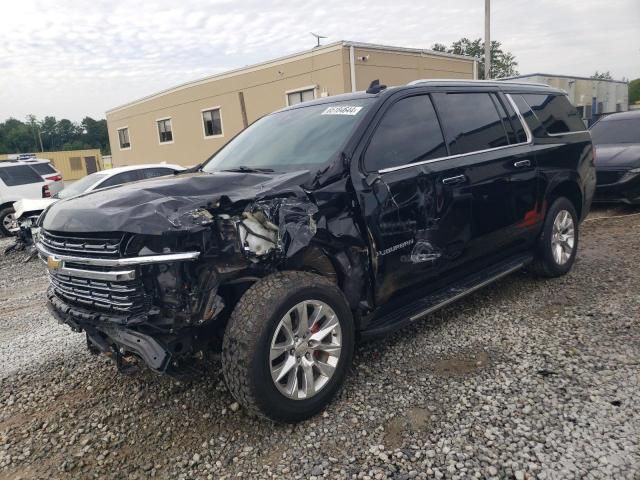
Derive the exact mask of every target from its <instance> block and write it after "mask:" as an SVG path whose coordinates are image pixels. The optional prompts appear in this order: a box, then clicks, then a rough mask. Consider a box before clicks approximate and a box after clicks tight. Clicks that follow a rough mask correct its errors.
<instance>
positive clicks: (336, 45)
mask: <svg viewBox="0 0 640 480" xmlns="http://www.w3.org/2000/svg"><path fill="white" fill-rule="evenodd" d="M345 47H354V48H366V49H369V50H384V51H388V52H400V53H412V54H416V55H427V56H434V57H446V58H452V59H457V60H463V61H468V62H472V61H477V60H479V59H478V58H476V57H469V56H465V55H456V54H453V53H446V52H437V51H435V50H429V49H425V48H406V47H394V46H391V45H380V44H376V43H364V42H352V41H349V40H340V41H337V42H333V43H329V44H327V45H321V46H319V47H314V48H312V49H309V50H303V51H301V52H296V53H292V54H290V55H285V56H283V57H277V58H274V59H272V60H267V61H266V62H261V63H256V64H253V65H248V66H245V67H241V68H236V69H233V70H229V71H227V72H222V73H218V74H215V75H209V76H207V77H204V78H200V79H197V80H191V81H189V82H185V83H182V84H179V85H176V86H175V87H171V88H167V89H164V90H160V91H159V92H156V93H152V94H150V95H146V96H144V97H142V98H139V99H137V100H132V101H131V102H128V103H125V104H123V105H119V106H117V107H114V108H111V109H109V110H107V112H106V113H107V114H109V113H115V112H117V111H119V110H122V109H125V108H128V107H131V106H133V105H136V104H138V103H142V102H144V101H147V100H152V99H154V98H158V97H162V96H164V95H168V94H170V93H174V92H177V91H179V90H183V89H185V88H190V87H194V86H197V85H201V84H203V83H209V82H212V81H215V80H222V79H224V78H229V77H234V76H237V75H241V74H243V73H248V72H252V71H255V70H262V69H265V68H269V67H273V66H275V65H279V64H283V63H288V62H291V61H294V60H297V59H298V58H305V57H308V56H312V55H315V54H316V53H326V52H330V51H333V50H338V49H340V48H345Z"/></svg>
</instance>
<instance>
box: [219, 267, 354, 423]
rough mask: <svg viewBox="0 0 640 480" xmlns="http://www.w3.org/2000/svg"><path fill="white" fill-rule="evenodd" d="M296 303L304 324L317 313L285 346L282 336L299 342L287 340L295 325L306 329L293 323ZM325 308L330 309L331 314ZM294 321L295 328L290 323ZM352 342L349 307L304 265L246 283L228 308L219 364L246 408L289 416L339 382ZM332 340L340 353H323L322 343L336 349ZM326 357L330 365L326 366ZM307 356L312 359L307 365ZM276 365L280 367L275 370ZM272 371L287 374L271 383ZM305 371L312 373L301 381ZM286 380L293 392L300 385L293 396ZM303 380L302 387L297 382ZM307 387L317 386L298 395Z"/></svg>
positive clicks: (316, 405)
mask: <svg viewBox="0 0 640 480" xmlns="http://www.w3.org/2000/svg"><path fill="white" fill-rule="evenodd" d="M302 302H306V303H302ZM300 305H305V306H304V311H305V312H307V315H308V316H309V324H312V321H313V319H314V314H315V313H316V309H318V311H319V312H322V313H321V314H320V315H319V316H318V318H317V322H316V323H314V324H312V325H311V328H310V329H308V332H312V333H311V336H307V337H300V338H299V339H298V341H297V342H298V343H299V346H297V347H295V348H291V347H292V345H289V346H286V347H283V345H287V344H288V342H289V338H291V339H292V340H291V341H292V342H294V343H293V345H297V344H298V343H295V342H296V341H295V340H293V338H294V335H293V333H294V332H299V333H302V331H307V330H304V329H300V330H298V328H299V327H300V326H301V325H302V322H300V321H299V320H298V321H297V322H296V318H298V316H299V313H297V312H300V311H302V310H299V309H298V308H294V307H300ZM320 307H322V308H320ZM325 307H328V308H325ZM300 308H302V307H300ZM331 311H333V312H334V313H335V316H331V315H330V313H331ZM285 318H286V319H288V321H285ZM330 318H331V320H332V321H331V322H330V323H329V319H330ZM336 319H337V322H336ZM283 322H284V323H283ZM334 324H337V325H339V328H337V327H335V326H333V325H334ZM287 325H288V326H287ZM296 325H297V327H298V328H294V327H295V326H296ZM318 330H320V331H318ZM314 331H315V332H316V333H313V332H314ZM326 332H329V333H326ZM289 334H291V335H290V336H289ZM318 335H320V336H321V335H326V337H322V338H320V337H319V336H318ZM314 336H315V337H316V338H320V340H316V339H314ZM306 339H308V342H307V340H306ZM327 339H328V341H327ZM312 343H313V344H314V345H316V346H317V351H316V350H314V351H312V352H311V351H306V353H305V351H304V349H307V348H310V347H308V345H311V344H312ZM354 343H355V332H354V323H353V317H352V315H351V310H350V308H349V306H348V304H347V301H346V299H345V298H344V295H343V294H342V292H341V291H340V289H339V288H338V287H337V286H336V285H335V284H334V283H332V282H330V281H329V280H327V279H326V278H324V277H322V276H319V275H315V274H312V273H307V272H280V273H275V274H273V275H269V276H268V277H265V278H264V279H262V280H260V281H258V282H256V283H255V284H254V285H252V286H251V288H249V290H247V291H246V292H245V294H244V295H243V296H242V298H241V299H240V301H239V302H238V304H237V305H236V307H235V309H234V311H233V313H232V314H231V318H230V319H229V323H228V324H227V327H226V331H225V335H224V339H223V345H222V371H223V374H224V377H225V380H226V382H227V386H228V387H229V390H230V391H231V394H232V395H233V396H234V398H235V399H236V400H237V401H238V402H239V403H240V404H241V405H243V406H244V407H245V408H246V409H247V410H249V411H250V412H252V413H255V414H257V415H260V416H263V417H267V418H269V419H271V420H275V421H277V422H285V423H295V422H299V421H301V420H304V419H306V418H309V417H311V416H313V415H315V414H316V413H318V412H319V411H321V410H322V409H323V408H324V407H325V405H326V404H327V403H329V401H330V400H331V398H332V397H333V396H334V395H335V394H336V392H337V391H338V390H339V389H340V388H341V386H342V384H343V382H344V379H345V376H346V374H347V371H348V369H349V366H350V365H351V361H352V358H353V350H354ZM334 344H340V345H341V347H339V348H340V350H339V353H337V354H336V353H333V355H331V354H327V353H326V351H325V350H331V349H332V348H333V349H335V346H334ZM280 350H282V354H281V356H279V357H275V358H274V357H272V356H271V355H270V354H272V353H273V355H277V354H278V352H280ZM336 358H337V359H336ZM285 362H297V363H295V364H293V367H290V370H286V368H285V367H288V366H289V364H286V365H285ZM301 362H302V363H301ZM332 362H333V367H331V365H329V368H327V365H328V364H329V363H332ZM311 363H313V366H311V367H310V366H309V365H310V364H311ZM316 365H317V366H316ZM280 367H282V369H281V370H278V369H279V368H280ZM320 367H322V371H323V372H324V373H327V372H331V374H330V375H329V374H327V375H324V374H323V373H321V370H320ZM331 368H333V370H331ZM278 371H279V372H280V374H282V375H284V372H285V371H288V372H289V373H288V374H287V375H285V376H284V377H283V378H282V380H280V382H278V383H277V382H276V379H275V376H277V375H278ZM273 372H275V373H273ZM297 372H299V373H297ZM307 372H311V373H310V374H309V375H310V376H309V377H308V376H307V375H305V373H307ZM298 375H300V377H299V376H298ZM315 375H317V377H316V379H315V380H313V378H314V376H315ZM294 378H295V381H294ZM307 378H310V379H312V380H311V381H306V380H307ZM298 379H299V381H298ZM283 383H284V384H283ZM277 385H278V386H277ZM290 385H292V391H295V388H296V387H299V389H298V392H297V394H298V395H299V396H300V398H292V397H290V396H287V394H286V393H285V390H287V389H288V388H287V387H289V386H290ZM305 385H307V386H309V390H307V389H306V388H303V387H304V386H305ZM313 389H316V391H315V393H313V394H309V395H308V396H307V398H304V392H307V391H308V392H311V391H312V390H313Z"/></svg>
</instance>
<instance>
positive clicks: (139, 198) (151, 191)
mask: <svg viewBox="0 0 640 480" xmlns="http://www.w3.org/2000/svg"><path fill="white" fill-rule="evenodd" d="M308 178H309V172H308V171H306V170H304V171H296V172H287V173H272V174H269V173H245V172H242V173H236V172H216V173H211V174H209V173H200V172H199V173H190V174H179V175H176V176H171V177H161V178H157V179H153V180H145V181H142V182H136V183H129V184H126V185H122V186H119V187H114V188H107V189H104V190H97V191H95V192H90V193H87V194H84V195H80V196H77V197H74V198H70V199H68V200H61V201H59V202H57V203H55V204H53V205H52V206H51V207H50V208H49V209H48V210H47V211H46V212H45V215H44V218H43V220H42V224H41V226H42V227H43V228H44V229H45V230H49V231H58V232H76V233H89V232H129V233H141V234H147V235H162V234H165V233H169V232H182V231H189V232H191V231H198V230H201V229H203V228H204V227H203V222H202V217H201V216H198V215H195V214H194V211H197V210H198V209H200V208H204V209H206V210H208V211H212V210H213V209H217V208H225V207H226V206H230V205H233V204H234V203H236V202H242V201H252V200H255V199H266V198H273V197H277V196H283V197H298V198H304V199H307V196H306V194H305V192H304V190H303V189H302V188H301V185H303V184H304V183H305V181H306V180H307V179H308Z"/></svg>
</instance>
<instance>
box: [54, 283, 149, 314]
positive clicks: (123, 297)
mask: <svg viewBox="0 0 640 480" xmlns="http://www.w3.org/2000/svg"><path fill="white" fill-rule="evenodd" d="M49 280H50V282H51V285H52V286H53V289H54V291H55V292H56V294H57V295H58V296H60V297H61V298H63V299H65V300H66V301H68V302H70V303H75V304H78V305H81V306H84V307H91V308H94V309H99V310H106V311H110V312H121V313H122V312H126V313H138V312H140V311H142V310H143V309H144V308H145V306H147V301H146V297H145V294H144V288H143V286H142V282H141V281H140V280H139V279H138V280H131V281H123V282H109V281H101V280H94V279H89V278H78V277H73V276H68V275H61V274H58V273H49Z"/></svg>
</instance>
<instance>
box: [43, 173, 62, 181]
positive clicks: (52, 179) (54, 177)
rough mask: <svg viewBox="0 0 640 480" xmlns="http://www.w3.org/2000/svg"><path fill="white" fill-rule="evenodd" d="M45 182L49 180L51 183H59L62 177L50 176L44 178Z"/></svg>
mask: <svg viewBox="0 0 640 480" xmlns="http://www.w3.org/2000/svg"><path fill="white" fill-rule="evenodd" d="M45 178H46V179H47V180H51V181H52V182H59V181H61V180H62V175H52V176H51V177H45Z"/></svg>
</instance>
